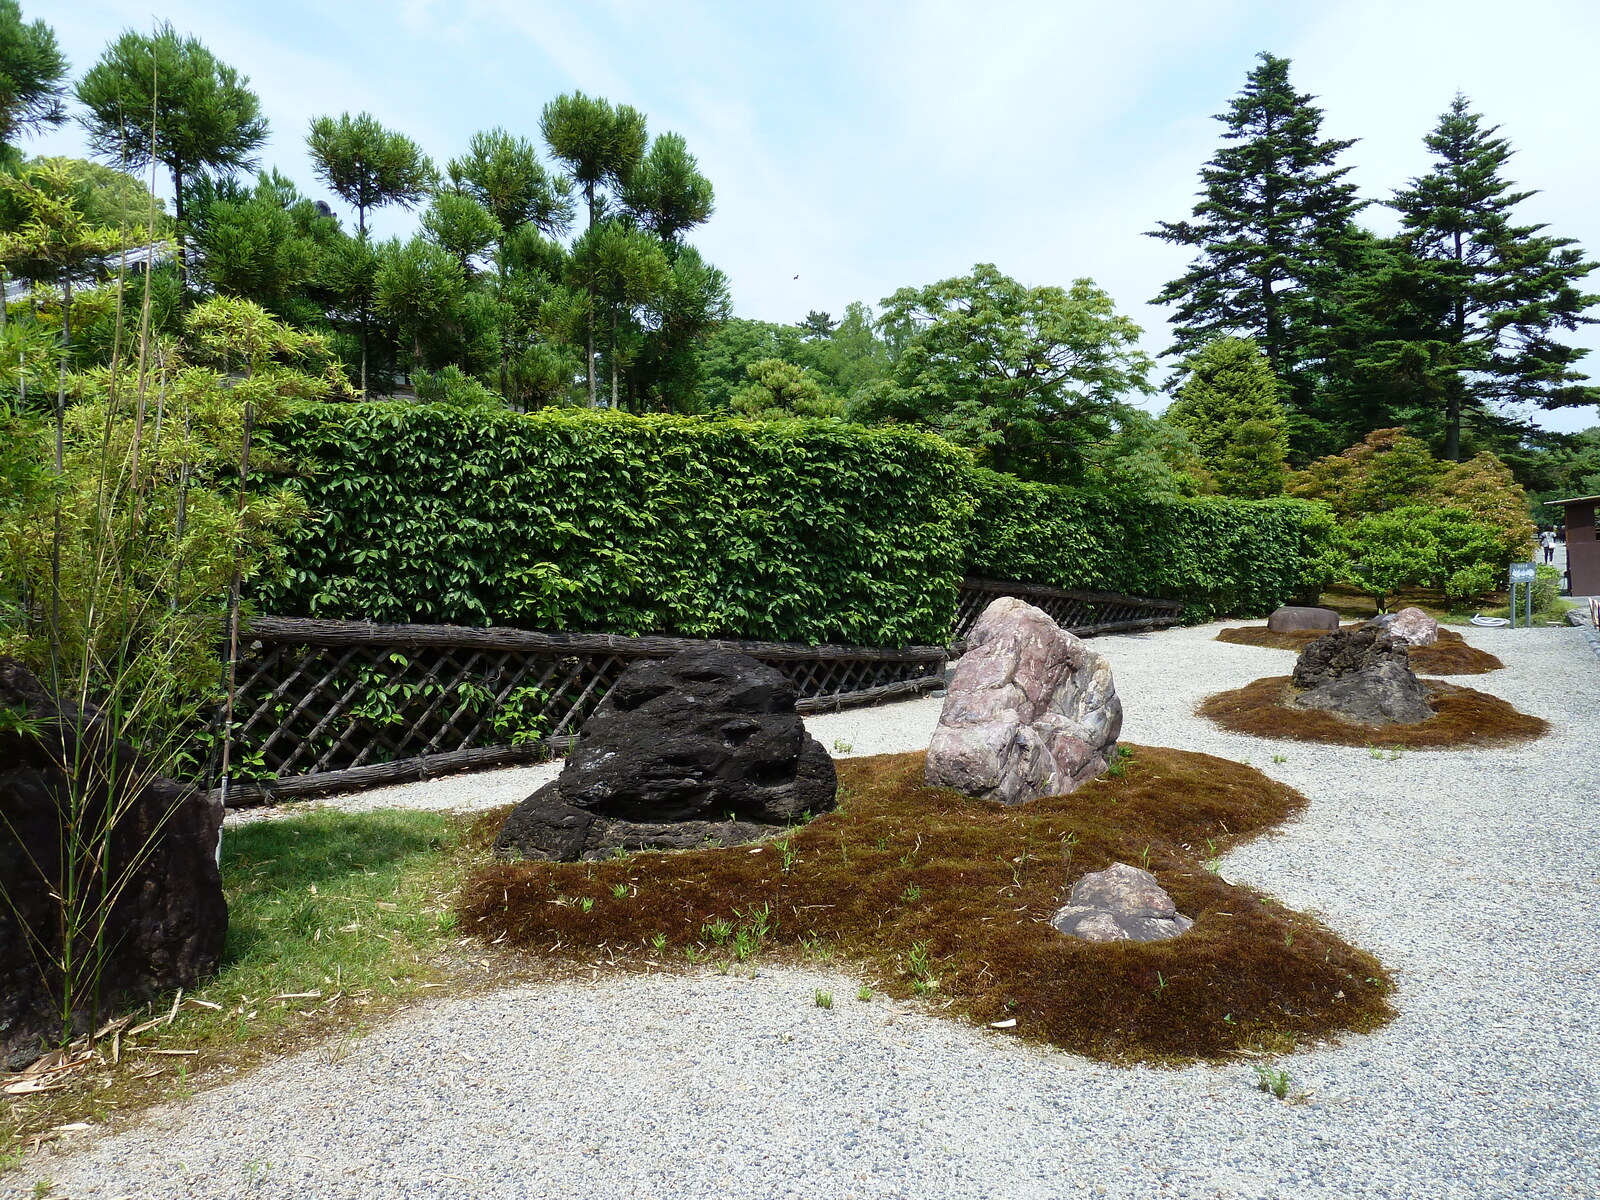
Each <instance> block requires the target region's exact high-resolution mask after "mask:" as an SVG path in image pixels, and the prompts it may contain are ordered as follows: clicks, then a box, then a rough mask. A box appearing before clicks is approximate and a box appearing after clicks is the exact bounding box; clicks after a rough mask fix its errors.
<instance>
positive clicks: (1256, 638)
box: [1217, 622, 1505, 675]
mask: <svg viewBox="0 0 1600 1200" xmlns="http://www.w3.org/2000/svg"><path fill="white" fill-rule="evenodd" d="M1358 624H1359V622H1358ZM1345 628H1346V629H1354V628H1356V626H1355V625H1346V626H1345ZM1326 632H1327V631H1326V630H1322V629H1295V630H1289V631H1284V632H1279V631H1277V630H1274V629H1268V628H1267V627H1266V626H1265V625H1237V626H1234V627H1233V628H1231V629H1224V630H1222V631H1221V632H1220V633H1218V634H1217V641H1219V642H1231V643H1232V644H1234V645H1236V646H1265V647H1267V648H1268V649H1270V650H1293V651H1294V652H1295V653H1296V654H1298V653H1300V651H1302V650H1304V649H1305V648H1306V647H1307V646H1309V645H1310V644H1311V643H1312V642H1314V641H1316V640H1317V639H1318V638H1319V637H1322V636H1324V634H1325V633H1326ZM1409 658H1410V660H1411V669H1412V670H1413V671H1415V672H1416V673H1417V674H1418V675H1483V674H1486V673H1487V672H1489V671H1498V670H1500V668H1502V667H1504V666H1505V663H1503V662H1501V661H1500V660H1499V659H1498V658H1496V657H1495V656H1494V655H1492V654H1490V653H1489V652H1488V651H1487V650H1479V649H1478V648H1477V647H1476V646H1469V645H1467V639H1466V638H1464V637H1462V636H1461V635H1460V634H1459V633H1457V632H1456V631H1455V630H1453V629H1441V630H1439V640H1438V641H1437V642H1435V643H1434V644H1433V645H1431V646H1422V647H1420V648H1418V649H1416V650H1413V651H1411V653H1410V655H1409Z"/></svg>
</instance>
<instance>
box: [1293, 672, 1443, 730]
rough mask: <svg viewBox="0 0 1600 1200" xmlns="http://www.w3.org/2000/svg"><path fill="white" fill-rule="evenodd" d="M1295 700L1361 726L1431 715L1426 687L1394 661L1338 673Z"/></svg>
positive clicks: (1411, 721)
mask: <svg viewBox="0 0 1600 1200" xmlns="http://www.w3.org/2000/svg"><path fill="white" fill-rule="evenodd" d="M1295 703H1296V704H1298V705H1299V706H1300V707H1301V708H1320V709H1325V710H1326V711H1328V712H1331V713H1333V714H1334V715H1335V716H1340V717H1344V718H1345V719H1346V720H1349V721H1359V722H1361V723H1362V724H1364V725H1415V724H1417V723H1418V722H1419V721H1426V720H1427V719H1428V718H1429V717H1431V716H1433V715H1434V712H1433V708H1432V706H1431V705H1429V703H1428V689H1427V687H1426V686H1425V685H1424V684H1423V682H1422V681H1421V680H1420V679H1418V678H1417V677H1416V675H1415V674H1414V673H1413V672H1412V671H1411V670H1410V669H1409V668H1407V667H1404V666H1402V665H1401V664H1399V663H1395V662H1379V663H1374V664H1373V665H1372V666H1370V667H1367V668H1366V669H1365V670H1362V671H1357V672H1356V673H1355V674H1353V675H1341V676H1340V677H1339V678H1338V679H1335V680H1332V681H1331V682H1329V683H1324V684H1322V685H1321V686H1320V687H1315V688H1312V689H1311V690H1310V691H1308V692H1305V693H1302V694H1301V695H1300V696H1298V697H1296V698H1295Z"/></svg>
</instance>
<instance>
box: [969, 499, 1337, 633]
mask: <svg viewBox="0 0 1600 1200" xmlns="http://www.w3.org/2000/svg"><path fill="white" fill-rule="evenodd" d="M968 487H969V490H970V492H971V494H972V496H973V499H974V506H975V511H974V514H973V520H972V525H971V527H970V530H969V533H968V549H967V572H968V574H971V575H978V576H982V577H985V578H989V579H1020V580H1028V581H1032V582H1039V583H1051V584H1054V585H1055V586H1057V587H1064V588H1095V589H1101V590H1104V591H1111V592H1125V593H1127V594H1129V595H1134V596H1151V597H1157V598H1161V599H1171V600H1182V601H1183V602H1184V605H1185V608H1184V620H1185V621H1186V622H1189V623H1195V622H1200V621H1206V620H1210V619H1211V618H1212V617H1214V616H1219V615H1228V616H1240V617H1243V616H1259V615H1261V614H1263V613H1267V612H1270V611H1272V609H1274V608H1276V607H1278V605H1280V604H1282V603H1284V602H1285V601H1287V600H1289V599H1291V598H1293V597H1294V596H1296V595H1299V594H1301V593H1302V592H1313V593H1314V592H1320V591H1321V590H1322V588H1323V587H1324V586H1325V585H1326V583H1327V582H1328V572H1327V570H1326V566H1325V564H1326V561H1327V552H1328V547H1329V545H1330V544H1331V539H1332V535H1333V518H1332V517H1331V515H1330V514H1329V513H1328V510H1327V509H1326V508H1325V507H1324V506H1322V505H1320V504H1313V503H1310V502H1308V501H1305V500H1291V499H1277V500H1234V499H1227V498H1223V497H1215V496H1207V497H1199V498H1196V499H1185V500H1170V501H1168V500H1151V499H1146V498H1143V497H1135V496H1126V495H1117V496H1111V495H1105V494H1100V493H1091V492H1083V491H1078V490H1075V489H1071V488H1064V487H1054V486H1051V485H1049V484H1042V483H1025V482H1023V481H1021V480H1018V479H1014V478H1012V477H1011V476H1009V475H1000V474H997V473H996V472H994V471H987V470H983V469H981V468H975V469H973V470H972V472H971V473H970V476H969V482H968Z"/></svg>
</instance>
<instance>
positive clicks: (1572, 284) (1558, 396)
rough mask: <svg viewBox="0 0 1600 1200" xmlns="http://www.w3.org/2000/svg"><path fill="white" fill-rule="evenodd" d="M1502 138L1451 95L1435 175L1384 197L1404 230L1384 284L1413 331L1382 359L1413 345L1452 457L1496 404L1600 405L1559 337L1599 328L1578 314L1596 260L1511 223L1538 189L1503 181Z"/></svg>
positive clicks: (1371, 363)
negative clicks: (1473, 422)
mask: <svg viewBox="0 0 1600 1200" xmlns="http://www.w3.org/2000/svg"><path fill="white" fill-rule="evenodd" d="M1497 131H1498V126H1492V127H1489V128H1487V129H1486V128H1484V127H1483V124H1482V118H1481V117H1480V116H1479V115H1478V114H1477V113H1474V112H1472V111H1470V109H1469V106H1468V102H1467V99H1466V97H1465V96H1460V95H1458V96H1457V97H1456V98H1455V100H1454V102H1453V103H1452V104H1451V106H1450V110H1449V111H1448V112H1446V113H1445V114H1444V115H1443V116H1442V117H1441V118H1440V120H1439V125H1438V127H1437V128H1436V129H1435V130H1434V131H1433V132H1432V133H1431V134H1429V135H1428V137H1427V139H1426V144H1427V147H1428V149H1429V150H1431V151H1432V152H1433V154H1434V164H1433V169H1432V170H1431V171H1430V172H1429V173H1428V174H1426V175H1423V176H1420V177H1419V178H1417V179H1414V180H1412V181H1411V186H1410V187H1407V188H1404V189H1401V190H1400V191H1397V192H1396V193H1395V196H1394V199H1393V200H1392V201H1390V202H1389V204H1390V207H1392V208H1394V209H1395V210H1396V211H1398V212H1399V213H1400V216H1401V233H1400V236H1399V238H1398V239H1397V242H1396V246H1395V252H1396V261H1395V264H1394V266H1393V267H1392V268H1391V270H1390V273H1389V275H1388V285H1389V287H1390V289H1391V290H1392V291H1394V290H1397V291H1399V292H1401V293H1402V294H1404V295H1406V296H1408V297H1409V298H1410V307H1409V308H1408V309H1406V310H1405V318H1406V320H1407V321H1409V322H1410V323H1411V325H1412V328H1411V329H1410V330H1409V336H1405V334H1406V333H1407V331H1406V330H1405V329H1404V327H1402V329H1401V330H1399V331H1398V332H1399V333H1400V334H1401V336H1399V337H1395V336H1391V337H1390V338H1389V339H1387V342H1388V343H1389V344H1390V349H1389V354H1390V358H1391V360H1394V359H1396V358H1397V357H1398V355H1399V354H1400V353H1401V352H1400V351H1398V350H1395V349H1393V343H1395V342H1401V343H1406V344H1408V345H1409V348H1410V349H1409V353H1410V356H1411V361H1412V364H1413V377H1414V378H1415V380H1416V385H1417V386H1416V389H1415V390H1416V392H1417V396H1418V399H1419V402H1420V403H1423V404H1429V403H1430V402H1431V405H1432V407H1434V408H1435V409H1436V410H1437V409H1441V408H1442V416H1443V423H1444V443H1445V450H1444V453H1445V457H1446V458H1449V459H1452V460H1458V459H1460V457H1461V432H1462V425H1463V422H1464V420H1467V419H1468V418H1470V417H1472V416H1474V415H1476V416H1477V417H1478V418H1479V420H1480V421H1482V420H1485V419H1488V420H1492V410H1491V408H1490V406H1491V405H1495V404H1507V403H1529V402H1531V403H1534V404H1538V405H1539V406H1541V407H1543V408H1560V407H1565V406H1569V405H1579V404H1594V403H1596V402H1597V401H1600V388H1596V387H1594V386H1593V385H1591V384H1589V382H1588V379H1587V377H1586V376H1584V375H1583V374H1582V373H1581V372H1579V371H1578V370H1576V369H1575V365H1576V363H1577V362H1578V360H1579V359H1581V358H1582V357H1583V356H1584V355H1585V354H1586V353H1587V351H1586V350H1583V349H1579V348H1576V347H1572V346H1565V345H1562V344H1561V343H1560V342H1559V341H1557V340H1556V339H1555V336H1554V334H1555V333H1556V332H1557V331H1558V330H1569V331H1570V330H1574V329H1576V328H1577V327H1578V326H1580V325H1587V324H1593V323H1594V318H1593V317H1589V316H1587V315H1585V314H1586V312H1587V310H1588V309H1589V308H1591V307H1592V306H1593V305H1595V304H1596V303H1600V296H1594V295H1589V294H1586V293H1584V292H1583V291H1582V290H1581V289H1580V287H1579V283H1580V281H1581V280H1582V279H1583V278H1584V277H1585V276H1586V275H1588V274H1589V273H1590V272H1591V271H1593V270H1595V268H1596V266H1600V264H1596V263H1593V262H1586V261H1584V258H1583V253H1582V251H1580V250H1579V249H1577V247H1576V245H1575V243H1574V242H1573V241H1572V239H1570V238H1555V237H1547V236H1544V235H1543V233H1542V230H1543V229H1544V228H1545V226H1543V225H1516V224H1514V223H1513V221H1512V215H1511V212H1512V209H1514V208H1515V207H1516V206H1517V205H1518V204H1520V203H1521V202H1522V201H1524V200H1526V199H1527V198H1528V197H1529V196H1532V195H1534V194H1535V193H1533V192H1531V191H1514V190H1513V185H1512V184H1511V182H1510V181H1509V180H1506V179H1505V178H1503V176H1502V174H1501V171H1502V169H1503V168H1504V166H1505V164H1506V162H1507V161H1508V160H1509V159H1510V157H1511V155H1512V153H1513V151H1512V149H1511V146H1510V143H1509V142H1507V141H1506V140H1505V139H1504V138H1498V137H1495V136H1494V135H1495V133H1496V132H1497ZM1390 332H1391V334H1394V333H1395V332H1396V331H1394V330H1391V331H1390ZM1383 350H1384V346H1383V345H1380V344H1376V343H1375V344H1374V349H1373V352H1372V353H1371V354H1369V355H1368V356H1367V359H1366V366H1367V367H1368V368H1369V370H1375V369H1380V368H1381V367H1382V366H1383V365H1384V364H1383V362H1382V361H1381V360H1378V355H1379V353H1380V352H1381V351H1383ZM1375 360H1376V361H1375ZM1400 361H1401V362H1403V361H1404V360H1403V359H1400Z"/></svg>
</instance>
